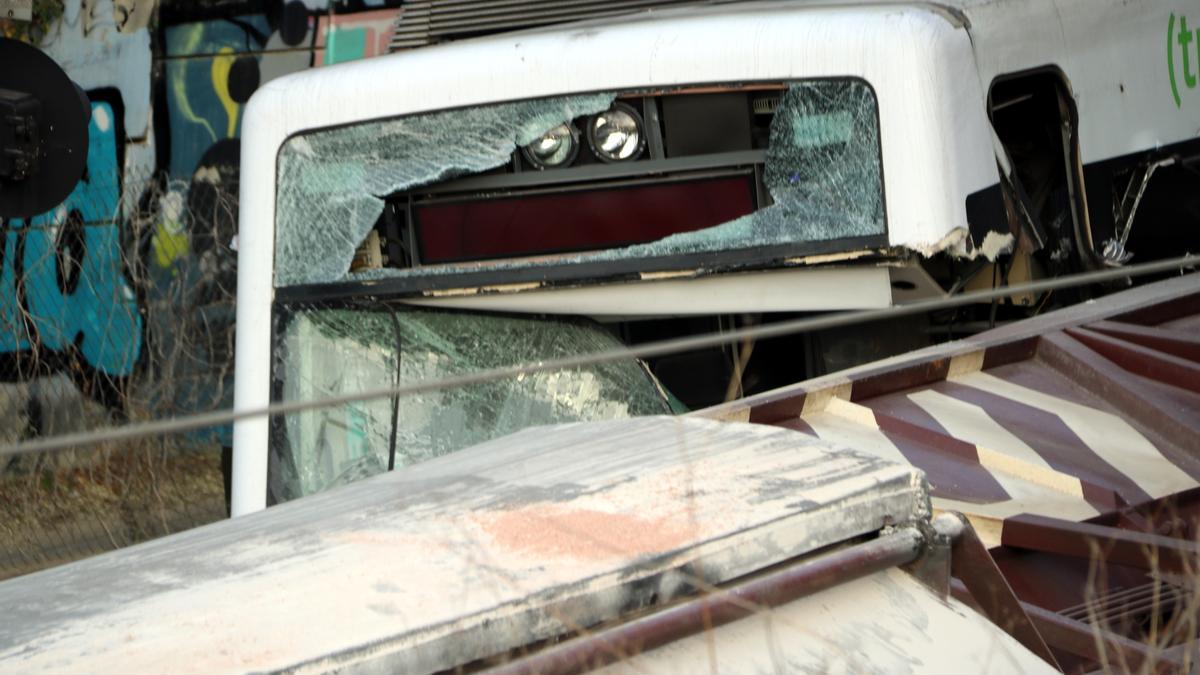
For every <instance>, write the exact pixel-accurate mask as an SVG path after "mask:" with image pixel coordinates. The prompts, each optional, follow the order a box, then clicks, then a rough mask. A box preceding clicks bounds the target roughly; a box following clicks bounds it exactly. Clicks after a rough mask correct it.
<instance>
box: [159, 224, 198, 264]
mask: <svg viewBox="0 0 1200 675" xmlns="http://www.w3.org/2000/svg"><path fill="white" fill-rule="evenodd" d="M188 244H189V242H188V234H187V232H185V231H183V228H182V227H180V225H179V224H178V223H159V224H157V225H156V226H155V227H154V236H153V237H152V238H151V239H150V246H151V247H152V248H153V249H154V262H155V264H157V265H158V266H159V268H160V269H166V268H168V267H170V266H171V265H173V264H174V263H175V261H176V260H179V259H180V258H182V257H184V256H185V255H187V253H188Z"/></svg>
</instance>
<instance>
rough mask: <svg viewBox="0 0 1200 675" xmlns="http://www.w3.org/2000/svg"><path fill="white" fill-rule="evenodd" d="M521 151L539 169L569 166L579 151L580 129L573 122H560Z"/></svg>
mask: <svg viewBox="0 0 1200 675" xmlns="http://www.w3.org/2000/svg"><path fill="white" fill-rule="evenodd" d="M521 153H522V154H524V155H525V159H527V160H529V163H530V164H532V165H534V166H535V167H537V168H539V169H554V168H557V167H560V166H569V165H570V164H571V162H573V161H575V155H577V154H578V153H579V131H578V130H576V129H575V127H574V126H573V125H571V124H560V125H558V126H556V127H554V128H553V129H551V130H550V131H547V132H546V133H544V134H542V137H541V138H539V139H537V140H536V141H534V142H532V143H530V144H529V145H526V146H525V147H523V148H521Z"/></svg>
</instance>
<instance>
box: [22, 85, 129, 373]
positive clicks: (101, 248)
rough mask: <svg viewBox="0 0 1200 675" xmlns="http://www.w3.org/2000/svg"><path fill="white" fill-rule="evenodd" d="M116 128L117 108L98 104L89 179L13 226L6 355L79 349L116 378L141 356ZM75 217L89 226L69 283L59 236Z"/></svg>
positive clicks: (74, 255) (73, 254) (74, 254)
mask: <svg viewBox="0 0 1200 675" xmlns="http://www.w3.org/2000/svg"><path fill="white" fill-rule="evenodd" d="M116 126H117V120H115V119H114V118H113V110H112V107H111V106H110V105H109V104H107V103H99V102H94V103H93V104H92V119H91V123H90V125H89V128H88V134H89V145H88V161H87V174H86V175H85V177H84V178H85V179H84V180H82V181H80V182H79V184H78V185H76V186H75V190H74V191H72V192H71V194H70V196H68V197H67V200H66V201H65V202H63V204H62V205H61V206H59V207H58V208H56V209H54V210H53V211H51V212H49V213H45V214H42V215H40V216H34V217H33V218H31V219H29V222H28V223H23V222H22V221H20V220H13V221H9V222H8V223H7V229H6V231H5V232H4V255H3V269H2V270H0V353H11V352H20V351H27V350H31V349H34V348H35V347H36V348H40V349H43V350H48V351H53V352H62V351H65V350H68V349H70V348H72V347H76V348H77V349H78V351H79V353H80V354H81V355H82V356H83V358H84V360H85V361H87V363H88V364H89V365H90V366H91V367H92V368H94V369H96V370H97V371H100V372H102V373H105V374H107V375H111V376H115V377H123V376H126V375H129V374H131V373H132V372H133V368H134V365H135V364H136V363H137V360H138V357H139V356H140V355H141V350H142V316H141V313H140V312H139V311H138V303H137V298H136V296H135V295H134V293H133V289H132V288H130V286H129V284H128V282H127V281H126V278H125V276H124V274H123V269H124V268H123V264H122V259H121V232H120V225H119V218H120V215H121V214H120V195H119V190H120V177H119V174H118V172H119V171H120V167H119V166H118V165H117V135H116ZM69 214H77V216H76V217H77V218H78V219H79V220H81V221H82V224H83V225H82V227H81V228H80V229H81V230H82V234H81V236H80V238H79V242H76V244H75V245H74V246H72V247H71V248H72V249H73V250H71V251H69V253H67V255H69V256H70V257H71V258H72V259H73V262H72V263H71V265H72V266H77V267H76V269H77V271H76V272H75V273H74V274H75V275H76V278H77V281H75V282H74V283H72V284H69V285H68V284H65V283H64V282H63V280H62V277H63V274H62V273H61V272H60V268H61V267H62V266H61V264H60V260H61V259H62V257H63V256H64V250H63V244H62V242H60V241H59V236H60V232H61V231H62V229H63V228H64V226H65V224H66V221H67V219H68V216H69ZM22 240H23V243H24V246H23V249H22V247H21V246H20V244H21V243H22ZM80 242H81V245H80ZM75 249H79V250H75ZM22 250H23V253H22V254H21V257H20V263H21V264H20V266H18V265H17V262H18V260H17V256H18V252H19V251H22ZM18 282H20V283H19V285H20V287H21V288H22V289H23V293H21V294H20V295H18V293H17V288H18ZM67 287H71V288H70V290H67Z"/></svg>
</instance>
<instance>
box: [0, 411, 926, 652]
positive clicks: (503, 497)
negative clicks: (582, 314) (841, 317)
mask: <svg viewBox="0 0 1200 675" xmlns="http://www.w3.org/2000/svg"><path fill="white" fill-rule="evenodd" d="M928 503H929V502H928V494H927V492H926V488H925V483H924V479H923V477H922V475H921V474H920V472H918V471H916V470H914V469H913V468H912V467H909V466H902V465H899V464H894V463H890V462H886V461H882V460H879V459H876V458H874V457H870V456H868V455H864V454H859V453H855V452H851V451H848V450H837V449H835V448H834V446H831V445H830V444H828V443H826V442H824V441H821V440H818V439H814V438H812V437H811V436H806V435H804V434H800V433H797V432H793V431H790V430H785V429H777V428H770V427H765V426H758V425H746V424H727V423H719V422H715V421H710V420H703V419H684V418H669V417H660V418H641V419H636V420H631V421H619V422H602V423H593V424H575V425H563V426H557V427H544V428H534V429H528V430H526V431H524V432H521V433H518V434H514V435H512V436H509V437H506V438H503V439H499V440H496V441H492V442H489V443H485V444H483V445H479V446H475V447H473V448H469V449H467V450H464V451H461V452H459V453H456V454H453V455H449V456H445V457H441V458H438V459H435V460H431V461H429V462H427V463H425V464H421V465H417V466H415V467H412V468H410V469H406V470H404V471H398V472H395V473H390V474H385V475H382V476H377V477H375V478H372V479H368V480H365V481H363V482H360V483H356V484H353V485H350V486H346V487H344V488H341V489H338V490H334V491H331V492H328V493H325V494H321V495H317V496H314V497H312V498H308V499H303V500H299V501H297V502H292V503H289V504H285V505H282V506H278V507H275V508H271V509H268V510H266V511H263V512H260V513H256V514H253V515H250V516H246V517H243V518H238V519H235V520H232V521H226V522H222V523H217V524H214V525H210V526H206V527H202V528H199V529H196V530H191V531H188V532H185V533H182V534H178V535H174V536H171V537H166V538H164V539H159V540H157V541H153V542H149V543H146V544H142V545H138V546H134V547H132V548H128V549H124V550H120V551H116V552H113V553H109V554H106V555H101V556H98V557H95V558H92V559H89V560H85V561H82V562H79V563H74V564H71V565H66V566H63V567H59V568H56V569H52V570H48V571H44V572H40V573H37V574H33V575H29V576H26V577H21V578H17V579H13V580H10V581H7V582H4V583H0V607H4V612H5V620H4V622H3V624H2V626H0V664H2V666H0V670H7V669H12V670H17V671H23V672H28V671H32V670H43V669H69V670H78V669H86V670H88V671H97V672H103V671H118V670H119V671H122V672H148V671H156V670H163V669H170V670H172V671H178V670H192V671H205V672H209V671H227V670H240V671H245V670H256V671H257V670H275V669H280V668H286V667H290V666H297V665H300V666H305V665H307V666H309V667H314V668H316V669H325V668H329V667H339V666H346V665H351V664H356V665H364V664H369V665H373V666H379V667H382V668H386V669H388V670H391V671H403V672H415V671H427V670H435V669H438V668H445V667H451V666H454V665H456V664H458V663H462V662H464V661H469V660H472V659H475V658H479V657H485V656H488V655H491V654H495V653H497V652H502V651H504V650H506V649H507V648H509V647H514V646H519V645H523V644H527V643H529V642H532V641H535V640H538V639H541V638H546V637H549V636H553V635H557V634H560V633H562V632H564V631H565V630H567V629H569V628H570V627H577V626H589V625H593V624H595V623H597V622H599V621H602V620H605V619H610V618H613V617H614V616H616V615H618V614H619V613H621V612H623V611H628V610H630V609H634V608H637V607H640V606H642V605H644V604H647V603H648V602H650V599H651V598H657V600H658V601H663V600H666V599H668V598H669V597H671V596H672V595H673V594H674V593H675V592H677V591H678V590H679V589H680V588H682V587H684V585H685V584H686V583H687V580H688V579H694V577H698V578H699V579H700V581H701V582H702V583H704V584H716V583H721V582H724V581H727V580H729V579H732V578H735V577H738V576H741V575H744V574H746V573H748V572H751V571H754V570H757V569H760V568H762V567H765V566H768V565H771V564H773V563H777V562H780V561H782V560H785V559H788V558H792V557H794V556H797V555H801V554H804V553H806V552H811V551H814V550H816V549H819V548H821V547H824V546H827V545H830V544H832V543H836V542H840V541H845V540H847V539H851V538H853V537H856V536H859V535H862V534H865V533H870V532H874V531H877V530H879V529H880V528H881V527H883V526H884V525H885V524H887V523H901V522H905V521H910V520H913V519H915V518H919V517H923V516H925V515H927V512H928V511H927V510H928ZM689 575H694V577H692V576H689Z"/></svg>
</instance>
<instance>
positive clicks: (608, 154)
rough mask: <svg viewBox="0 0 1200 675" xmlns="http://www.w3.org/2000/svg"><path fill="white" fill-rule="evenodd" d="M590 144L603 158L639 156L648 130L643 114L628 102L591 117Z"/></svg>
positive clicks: (625, 158)
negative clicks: (639, 113) (646, 129)
mask: <svg viewBox="0 0 1200 675" xmlns="http://www.w3.org/2000/svg"><path fill="white" fill-rule="evenodd" d="M587 138H588V145H590V146H591V147H592V152H593V153H594V154H595V155H596V157H597V158H599V159H600V161H602V162H624V161H628V160H631V159H637V158H638V157H640V156H641V155H642V151H644V150H645V149H646V133H645V131H644V130H643V128H642V117H641V115H638V113H637V111H636V110H634V109H633V108H632V107H630V106H628V105H626V104H624V103H616V104H614V105H613V107H612V108H610V109H609V110H606V111H604V112H602V113H599V114H597V115H593V116H592V118H591V119H589V120H588V126H587Z"/></svg>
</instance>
